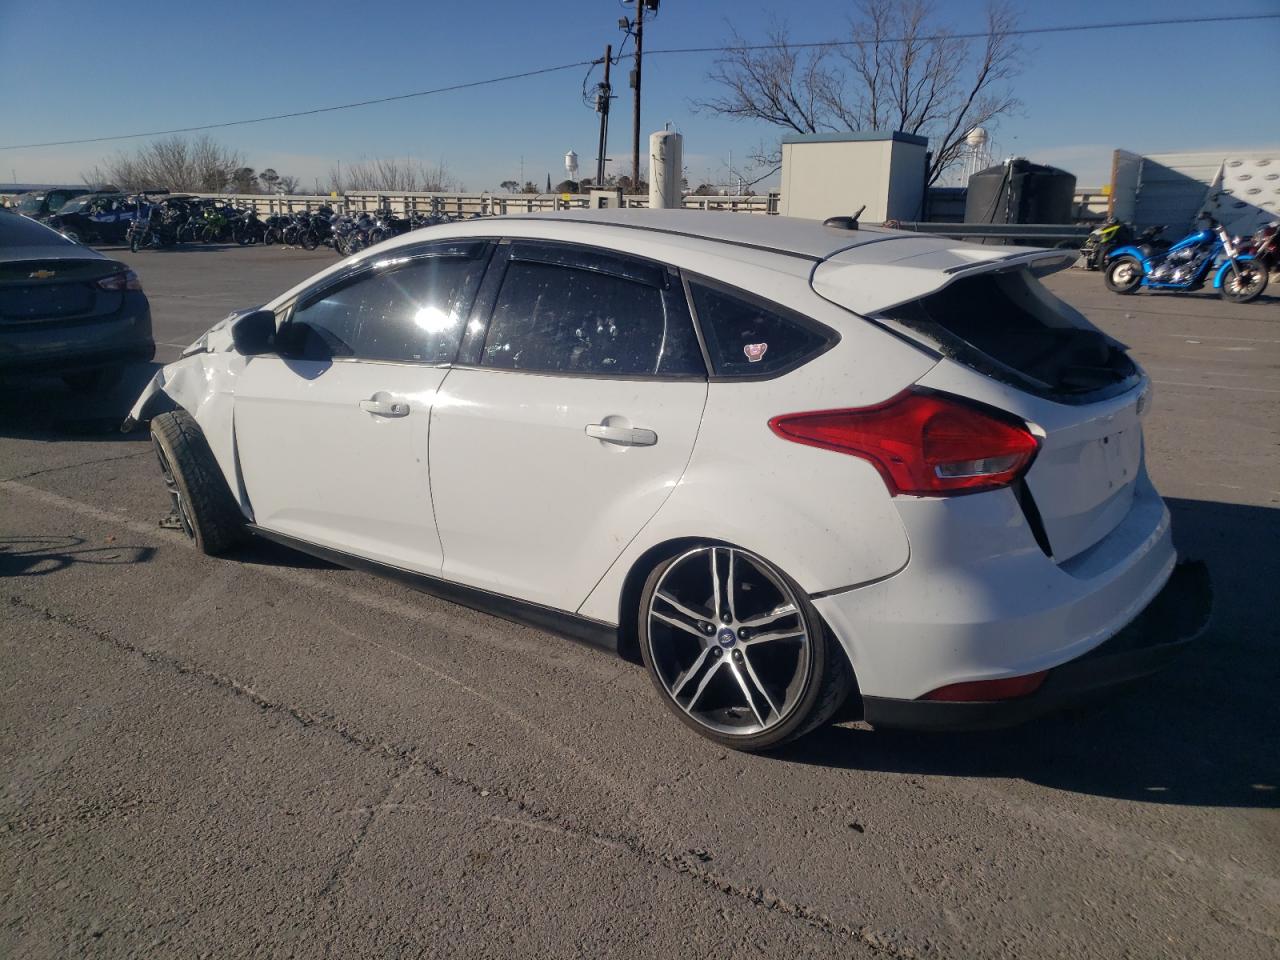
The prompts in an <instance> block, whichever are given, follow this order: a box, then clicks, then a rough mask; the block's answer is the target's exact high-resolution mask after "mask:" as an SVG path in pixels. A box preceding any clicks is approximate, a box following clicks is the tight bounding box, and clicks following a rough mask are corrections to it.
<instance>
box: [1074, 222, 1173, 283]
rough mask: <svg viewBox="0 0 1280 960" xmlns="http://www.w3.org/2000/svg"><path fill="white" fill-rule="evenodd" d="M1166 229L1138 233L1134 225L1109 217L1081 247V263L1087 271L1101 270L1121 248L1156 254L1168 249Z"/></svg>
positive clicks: (1149, 229) (1153, 228)
mask: <svg viewBox="0 0 1280 960" xmlns="http://www.w3.org/2000/svg"><path fill="white" fill-rule="evenodd" d="M1163 232H1164V227H1148V228H1147V229H1146V230H1143V231H1142V233H1137V232H1136V230H1135V228H1134V226H1133V224H1131V223H1126V222H1124V221H1123V220H1118V219H1116V218H1115V217H1108V218H1107V219H1106V220H1104V221H1103V222H1102V223H1101V224H1099V225H1098V226H1097V227H1095V228H1094V229H1093V231H1092V232H1091V233H1090V234H1089V236H1088V238H1087V239H1086V240H1085V242H1084V245H1083V246H1081V247H1080V257H1081V262H1082V263H1083V265H1084V268H1085V269H1086V270H1101V269H1102V268H1103V267H1105V266H1106V265H1107V261H1109V260H1110V259H1111V251H1113V250H1116V249H1118V248H1120V247H1128V246H1137V247H1142V248H1144V249H1147V250H1150V251H1151V252H1153V253H1154V252H1156V251H1158V250H1164V249H1167V248H1168V246H1169V241H1167V240H1165V239H1164V237H1162V236H1161V234H1162V233H1163Z"/></svg>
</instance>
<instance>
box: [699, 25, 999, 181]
mask: <svg viewBox="0 0 1280 960" xmlns="http://www.w3.org/2000/svg"><path fill="white" fill-rule="evenodd" d="M936 14H937V11H936V8H935V6H934V5H933V3H932V2H931V0H861V2H860V3H859V4H858V13H857V15H855V16H854V17H853V18H852V19H851V20H850V21H849V39H848V40H847V41H841V42H839V43H833V44H829V45H823V46H818V47H808V46H798V45H796V44H793V43H792V42H791V40H790V36H789V33H788V30H787V27H786V26H785V25H784V24H781V23H778V24H775V25H774V27H773V29H772V30H771V32H770V36H769V45H768V46H766V47H757V48H755V49H753V47H752V45H751V44H749V43H748V42H747V41H746V40H745V39H743V38H742V37H741V36H740V35H739V34H738V33H737V32H736V31H735V32H734V34H733V45H732V46H731V47H730V49H729V50H728V51H726V52H725V53H724V54H723V55H722V56H721V57H719V58H718V59H717V60H716V63H715V66H714V67H713V68H712V70H711V72H710V74H709V79H711V80H713V81H715V82H716V83H717V84H719V85H720V86H721V87H722V88H723V90H724V95H723V96H720V97H716V98H713V99H710V100H703V101H697V102H696V106H698V107H699V108H701V109H704V110H708V111H711V112H714V113H719V114H723V115H724V116H728V117H731V118H733V119H736V120H763V121H764V122H766V123H770V124H773V125H774V126H778V127H782V128H784V129H786V130H790V131H792V132H794V133H802V134H804V133H824V132H826V133H835V132H844V131H853V130H885V129H891V130H901V131H903V132H904V133H913V134H918V135H920V136H925V137H928V138H929V146H930V150H931V152H932V155H931V159H930V163H929V183H934V182H936V181H937V179H938V178H939V177H940V176H942V174H943V173H944V172H946V170H947V169H948V168H950V167H951V166H953V165H955V164H956V163H957V162H958V161H959V159H960V157H961V154H962V152H963V150H964V138H965V134H967V133H968V132H969V131H970V130H972V129H973V128H974V127H978V126H991V125H993V124H994V123H995V122H996V121H998V120H999V118H1000V117H1003V116H1006V115H1008V114H1010V113H1012V112H1013V111H1014V110H1016V109H1017V107H1018V106H1019V103H1018V101H1017V100H1016V99H1015V98H1014V96H1013V94H1012V91H1011V90H1010V88H1009V81H1010V80H1011V79H1012V78H1013V77H1014V76H1016V75H1017V74H1018V72H1019V71H1020V70H1021V68H1022V52H1023V51H1022V48H1021V46H1020V44H1019V43H1018V41H1017V38H1016V37H1015V36H1013V35H1012V34H1011V32H1010V31H1012V30H1013V29H1014V28H1015V27H1016V25H1017V15H1016V13H1015V12H1014V11H1013V9H1012V7H1011V6H1009V4H1008V0H992V2H991V4H990V5H989V6H988V7H987V13H986V24H985V28H986V29H985V33H984V35H983V37H981V38H978V39H965V38H961V37H957V36H956V35H955V32H954V31H953V30H952V29H951V28H949V27H947V26H945V25H942V24H940V23H939V22H938V17H937V15H936ZM757 153H758V156H757V157H755V158H754V159H755V160H756V162H757V163H759V164H768V165H772V166H775V167H776V166H777V164H778V163H779V162H780V160H781V154H780V152H779V151H776V150H768V149H764V148H762V149H760V150H758V151H757Z"/></svg>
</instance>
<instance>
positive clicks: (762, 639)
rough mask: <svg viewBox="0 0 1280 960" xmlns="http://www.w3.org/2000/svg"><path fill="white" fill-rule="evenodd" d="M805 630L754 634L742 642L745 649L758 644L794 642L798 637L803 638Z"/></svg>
mask: <svg viewBox="0 0 1280 960" xmlns="http://www.w3.org/2000/svg"><path fill="white" fill-rule="evenodd" d="M803 636H804V631H803V630H775V631H773V632H771V633H756V634H752V635H751V636H750V637H748V638H747V639H746V640H740V641H739V643H741V644H742V645H743V646H744V647H754V646H755V645H756V644H758V643H769V642H771V641H773V640H794V639H795V638H796V637H803Z"/></svg>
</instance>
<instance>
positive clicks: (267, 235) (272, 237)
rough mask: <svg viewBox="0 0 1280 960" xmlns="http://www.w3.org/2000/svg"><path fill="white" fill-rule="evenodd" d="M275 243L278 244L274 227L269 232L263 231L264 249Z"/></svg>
mask: <svg viewBox="0 0 1280 960" xmlns="http://www.w3.org/2000/svg"><path fill="white" fill-rule="evenodd" d="M275 242H276V231H275V228H274V227H273V228H271V229H269V230H264V231H262V245H263V246H264V247H269V246H271V245H272V244H273V243H275Z"/></svg>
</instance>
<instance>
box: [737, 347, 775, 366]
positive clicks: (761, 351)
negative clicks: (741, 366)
mask: <svg viewBox="0 0 1280 960" xmlns="http://www.w3.org/2000/svg"><path fill="white" fill-rule="evenodd" d="M768 349H769V345H768V344H767V343H748V344H747V345H746V346H745V347H743V348H742V352H743V353H745V354H746V355H747V362H748V363H759V362H760V361H761V360H763V359H764V355H765V353H766V352H767V351H768Z"/></svg>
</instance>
